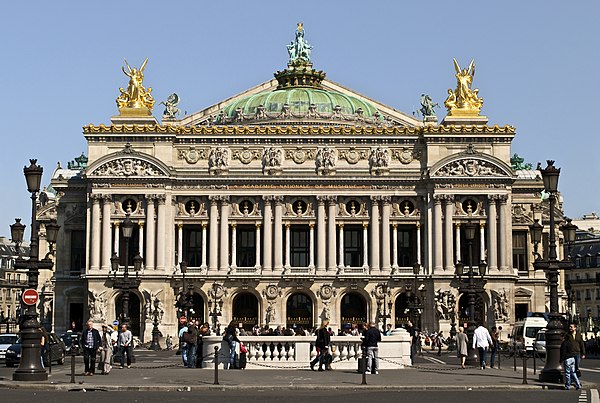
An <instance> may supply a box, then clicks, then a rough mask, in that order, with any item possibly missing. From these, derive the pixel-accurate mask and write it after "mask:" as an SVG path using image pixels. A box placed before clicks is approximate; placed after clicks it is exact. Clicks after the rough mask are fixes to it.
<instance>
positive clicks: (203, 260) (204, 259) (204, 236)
mask: <svg viewBox="0 0 600 403" xmlns="http://www.w3.org/2000/svg"><path fill="white" fill-rule="evenodd" d="M206 247H207V242H206V223H205V222H203V223H202V266H201V269H202V270H203V271H204V270H206Z"/></svg>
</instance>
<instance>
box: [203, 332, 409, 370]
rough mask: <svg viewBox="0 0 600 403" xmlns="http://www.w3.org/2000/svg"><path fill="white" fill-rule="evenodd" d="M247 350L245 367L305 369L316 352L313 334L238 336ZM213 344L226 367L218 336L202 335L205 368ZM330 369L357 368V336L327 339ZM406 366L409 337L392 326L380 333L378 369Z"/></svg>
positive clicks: (226, 350) (226, 351)
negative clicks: (390, 329)
mask: <svg viewBox="0 0 600 403" xmlns="http://www.w3.org/2000/svg"><path fill="white" fill-rule="evenodd" d="M239 339H240V340H241V341H242V343H244V345H245V346H246V348H247V350H248V353H247V356H246V359H247V366H246V368H247V369H269V368H282V369H285V368H288V369H299V368H308V367H309V364H310V361H311V360H312V359H314V358H315V357H316V355H317V351H316V348H315V347H314V344H315V340H316V337H315V336H240V337H239ZM215 346H218V347H219V365H220V366H222V368H227V365H228V363H229V346H228V345H227V343H226V342H224V341H223V338H222V337H220V336H207V337H204V338H203V348H202V355H203V356H204V357H206V358H205V359H204V367H205V368H214V365H215V359H214V352H215ZM331 346H332V352H331V353H332V356H333V363H332V364H331V366H332V367H333V369H357V368H358V359H359V358H360V357H361V354H362V351H361V338H360V337H359V336H333V337H332V338H331ZM405 365H410V336H409V335H408V333H407V332H406V330H404V329H396V330H394V332H393V335H391V336H383V337H382V340H381V342H380V343H379V368H381V369H400V368H404V366H405Z"/></svg>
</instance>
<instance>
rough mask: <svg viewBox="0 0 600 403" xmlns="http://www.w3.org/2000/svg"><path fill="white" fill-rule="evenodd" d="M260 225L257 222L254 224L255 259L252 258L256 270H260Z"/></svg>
mask: <svg viewBox="0 0 600 403" xmlns="http://www.w3.org/2000/svg"><path fill="white" fill-rule="evenodd" d="M260 225H261V224H260V223H259V222H257V223H256V224H255V226H256V257H255V258H254V260H256V263H255V264H254V267H255V268H256V269H257V270H258V269H260Z"/></svg>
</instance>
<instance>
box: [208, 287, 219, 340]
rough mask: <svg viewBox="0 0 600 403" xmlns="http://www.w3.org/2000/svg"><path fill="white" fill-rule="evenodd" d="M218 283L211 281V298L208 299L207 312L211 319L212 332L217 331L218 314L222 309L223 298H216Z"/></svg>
mask: <svg viewBox="0 0 600 403" xmlns="http://www.w3.org/2000/svg"><path fill="white" fill-rule="evenodd" d="M218 287H219V285H218V284H217V283H213V290H212V299H209V300H208V311H209V312H208V314H209V316H210V317H211V319H212V325H213V332H215V333H217V325H218V324H219V316H221V315H222V313H221V310H222V309H223V300H222V299H220V298H217V296H218V295H219V292H218Z"/></svg>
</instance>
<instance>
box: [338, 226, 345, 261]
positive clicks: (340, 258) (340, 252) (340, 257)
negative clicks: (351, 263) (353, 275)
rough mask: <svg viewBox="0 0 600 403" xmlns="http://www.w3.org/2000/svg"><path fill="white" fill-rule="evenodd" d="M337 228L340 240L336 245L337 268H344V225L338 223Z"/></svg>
mask: <svg viewBox="0 0 600 403" xmlns="http://www.w3.org/2000/svg"><path fill="white" fill-rule="evenodd" d="M338 227H339V231H340V234H339V238H340V242H339V245H338V267H339V268H342V269H343V268H344V267H345V264H344V223H339V224H338Z"/></svg>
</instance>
